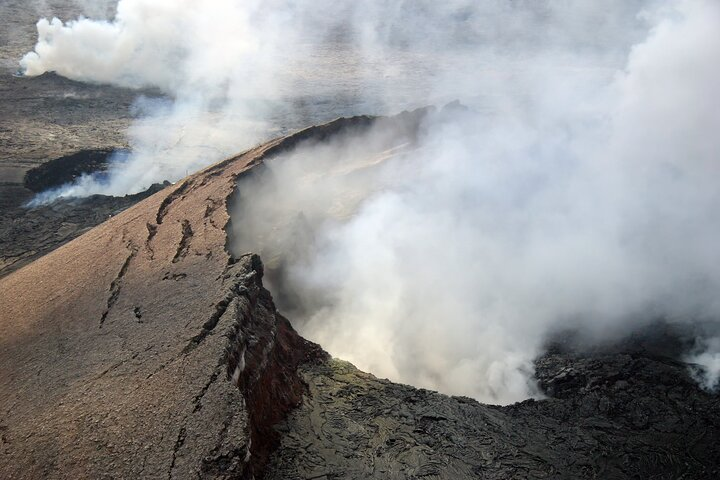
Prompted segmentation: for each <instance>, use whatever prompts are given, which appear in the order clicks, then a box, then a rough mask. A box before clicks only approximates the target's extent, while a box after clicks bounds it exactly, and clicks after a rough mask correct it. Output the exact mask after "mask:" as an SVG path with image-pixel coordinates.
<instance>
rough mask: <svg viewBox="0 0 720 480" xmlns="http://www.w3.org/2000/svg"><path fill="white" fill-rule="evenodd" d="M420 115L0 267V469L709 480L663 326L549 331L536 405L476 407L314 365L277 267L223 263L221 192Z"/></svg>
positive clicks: (706, 418)
mask: <svg viewBox="0 0 720 480" xmlns="http://www.w3.org/2000/svg"><path fill="white" fill-rule="evenodd" d="M422 115H424V111H419V112H411V113H406V114H401V116H400V117H394V118H390V119H378V118H372V117H353V118H342V119H338V120H335V121H333V122H330V123H327V124H324V125H320V126H315V127H310V128H307V129H305V130H301V131H299V132H297V133H295V134H291V135H287V136H284V137H281V138H278V139H276V140H273V141H270V142H268V143H265V144H263V145H261V146H259V147H256V148H253V149H251V150H248V151H246V152H244V153H242V154H240V155H237V156H234V157H232V158H229V159H227V160H224V161H222V162H220V163H218V164H215V165H213V166H211V167H209V168H206V169H205V170H202V171H200V172H198V173H196V174H193V175H191V176H189V177H187V178H185V179H183V180H181V181H179V182H177V183H176V184H174V185H171V186H168V187H166V188H164V189H162V190H161V191H159V192H157V193H154V194H153V195H151V196H150V197H148V198H145V199H143V200H140V201H139V202H138V203H136V204H135V205H133V206H131V207H130V208H128V209H126V210H124V211H122V212H121V213H118V214H117V215H115V216H113V217H112V218H110V219H108V220H107V221H105V222H104V223H102V224H100V225H98V226H96V227H94V228H92V229H90V230H89V231H87V232H86V233H84V234H82V235H81V236H79V237H78V238H75V239H74V240H72V241H69V242H68V243H66V244H64V245H62V246H60V247H59V248H57V249H55V250H53V251H52V252H50V253H48V254H47V255H45V256H43V257H42V258H39V259H37V260H35V261H33V262H32V263H30V264H28V265H26V266H24V267H23V268H21V269H19V270H17V271H15V272H13V273H10V274H9V275H7V276H5V277H4V278H2V279H0V292H2V293H1V296H0V312H2V318H1V321H0V405H2V409H3V411H2V417H1V418H0V476H2V477H3V478H8V479H15V478H277V479H310V478H312V479H331V478H447V479H459V478H488V479H492V478H498V479H500V478H579V477H587V478H604V479H605V478H668V479H670V478H718V476H720V466H719V465H718V462H717V459H718V458H720V423H719V420H718V419H720V403H719V402H718V397H717V396H716V395H713V394H710V393H708V392H706V391H703V390H702V389H700V387H699V386H698V385H697V384H696V382H695V381H694V380H693V379H692V378H691V376H690V373H689V371H688V366H687V364H685V363H684V362H682V361H680V353H681V352H682V349H683V348H684V344H683V342H684V340H683V335H685V332H683V331H682V330H677V329H676V327H674V326H672V325H664V326H662V328H659V327H658V325H655V326H653V328H652V329H651V330H649V331H648V330H642V331H638V332H637V334H635V335H633V336H631V337H630V338H628V339H625V340H623V341H621V342H619V343H617V342H616V343H614V344H612V345H607V346H603V347H595V348H592V349H587V348H578V345H575V344H574V343H573V342H572V341H571V340H568V338H569V337H566V338H565V339H564V340H563V341H560V340H558V341H557V342H555V343H553V344H552V345H549V346H548V349H547V351H546V353H545V354H544V355H543V356H541V357H539V358H538V359H537V360H536V362H535V367H536V377H537V379H538V383H539V385H540V388H541V389H542V391H543V392H544V398H541V399H536V400H533V399H530V400H526V401H523V402H520V403H516V404H512V405H509V406H504V407H501V406H494V405H485V404H482V403H479V402H477V401H475V400H472V399H470V398H466V397H453V396H446V395H442V394H439V393H436V392H433V391H429V390H424V389H417V388H414V387H411V386H407V385H401V384H397V383H393V382H391V381H389V380H385V379H381V378H377V377H375V376H373V375H371V374H368V373H364V372H362V371H360V370H358V369H357V368H355V367H354V366H353V365H352V364H350V363H348V362H345V361H343V360H341V359H336V358H332V357H331V356H330V355H328V354H327V353H326V352H325V351H323V349H322V346H319V345H317V344H314V343H312V342H309V341H307V340H305V339H304V338H302V337H301V336H300V335H299V334H298V333H297V332H296V331H295V329H294V328H293V326H292V321H293V319H292V318H290V319H288V318H285V317H284V316H283V314H282V313H281V312H279V311H278V309H277V307H276V305H275V302H274V301H273V297H272V293H273V292H271V291H270V290H268V289H266V288H265V284H264V283H263V281H264V279H266V278H267V276H268V275H275V276H276V277H277V274H278V269H277V268H276V266H273V265H274V264H273V262H271V261H269V260H270V259H268V262H269V263H268V266H267V267H266V266H265V265H264V263H263V260H264V259H262V258H261V257H260V256H258V255H256V254H254V253H247V254H240V255H238V254H235V255H233V254H231V253H230V249H229V248H228V244H229V242H230V240H229V235H237V234H238V232H242V231H243V224H242V223H240V224H236V223H231V217H230V214H229V205H230V204H231V201H232V200H233V199H236V198H237V196H238V195H237V191H236V190H237V188H238V185H241V184H242V182H246V181H250V180H251V179H252V178H254V175H255V174H257V173H258V172H260V171H262V169H263V168H265V166H266V165H267V164H268V163H270V162H273V159H274V158H276V157H277V156H278V155H280V154H281V153H283V152H288V151H291V150H292V149H295V148H298V147H300V146H302V145H306V144H308V143H313V144H322V143H323V142H327V141H329V140H331V139H332V138H334V137H336V136H338V135H342V134H343V132H347V131H357V130H362V129H367V128H370V127H372V126H376V125H377V123H378V122H384V123H383V126H384V127H383V128H385V127H387V126H389V125H392V123H393V122H398V121H399V120H398V119H399V118H400V119H402V121H403V125H407V124H408V122H407V119H408V118H416V117H418V118H419V117H420V116H422ZM410 123H411V124H412V122H410ZM412 134H413V132H412V131H406V135H407V136H408V138H410V141H411V140H412ZM408 138H403V139H398V142H400V143H407V140H408ZM138 200H139V199H138ZM243 201H252V199H243ZM233 220H234V219H233ZM377 275H380V276H381V275H383V272H377ZM271 283H272V284H273V285H280V284H279V283H278V282H277V280H275V281H273V282H271ZM434 294H435V295H449V294H452V292H443V291H438V292H435V293H434Z"/></svg>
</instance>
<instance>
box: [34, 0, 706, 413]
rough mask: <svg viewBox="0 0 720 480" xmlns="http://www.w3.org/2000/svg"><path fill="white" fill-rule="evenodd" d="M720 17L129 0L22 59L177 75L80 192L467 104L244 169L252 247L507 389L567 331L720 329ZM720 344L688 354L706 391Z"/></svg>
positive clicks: (155, 80)
mask: <svg viewBox="0 0 720 480" xmlns="http://www.w3.org/2000/svg"><path fill="white" fill-rule="evenodd" d="M328 19H333V20H328ZM718 27H720V6H719V5H718V4H717V3H715V2H713V1H710V0H705V1H704V0H687V1H683V0H666V1H636V2H620V1H617V2H604V3H603V4H602V6H600V5H598V6H592V5H588V4H582V5H581V4H580V2H577V3H575V2H572V3H570V2H560V1H557V2H554V1H547V2H530V1H518V2H500V1H485V2H469V1H461V0H455V1H451V2H444V3H443V5H442V6H440V5H439V4H438V3H437V2H429V1H426V2H425V1H420V2H406V3H402V2H400V3H393V2H381V1H372V2H363V4H362V6H357V5H355V4H354V3H350V2H325V1H317V2H310V1H300V0H296V1H291V0H285V1H283V0H276V1H271V2H267V1H266V2H259V1H249V2H243V3H239V2H231V1H217V2H205V3H204V4H198V3H197V2H189V1H173V2H170V1H160V2H157V1H154V2H149V1H142V0H121V1H120V2H119V3H118V9H117V13H116V16H115V18H114V19H113V20H111V21H107V22H106V21H103V22H98V21H92V20H87V19H81V20H77V21H74V22H69V23H67V24H63V23H62V22H60V21H59V20H58V21H56V20H53V21H41V22H40V23H39V24H38V31H39V43H38V45H37V47H36V49H35V52H31V53H29V54H28V55H26V56H25V58H24V59H23V60H22V67H23V68H24V71H25V73H26V74H27V75H37V74H41V73H43V72H45V71H57V72H58V73H60V74H61V75H65V76H68V77H70V78H74V79H78V80H82V81H94V82H106V83H113V84H118V85H125V86H131V87H141V86H155V87H158V88H161V89H162V90H163V91H164V92H165V93H166V94H167V95H168V100H165V101H161V102H150V101H146V102H144V103H141V104H140V105H139V107H138V108H140V109H141V110H142V112H143V115H142V116H141V119H140V120H139V121H138V122H137V124H136V125H135V126H134V127H133V128H132V130H131V132H130V138H131V140H132V145H133V150H134V153H133V156H132V157H131V158H130V159H129V160H128V162H127V163H126V164H124V165H122V166H118V168H117V171H116V172H113V174H111V180H110V183H109V184H108V185H97V184H96V183H95V182H94V181H93V179H92V178H87V179H84V180H81V182H80V183H79V184H78V185H73V186H69V187H68V188H70V189H73V188H74V189H75V190H74V191H73V193H72V194H75V195H77V194H84V193H88V192H91V193H92V192H96V191H102V192H110V193H116V194H118V193H127V192H131V191H137V190H138V189H142V188H145V187H147V186H148V184H149V183H148V182H153V181H161V180H165V179H170V180H175V179H177V178H180V177H181V176H183V175H184V173H185V171H186V170H194V169H196V168H200V167H201V166H203V165H206V164H208V163H210V162H212V161H214V160H216V159H219V158H221V157H222V156H224V155H227V154H230V153H235V152H236V151H237V150H238V149H240V148H243V147H245V146H250V145H252V144H253V143H255V142H257V141H259V140H260V139H262V138H266V137H268V136H271V135H273V134H276V133H277V132H278V131H286V130H287V129H290V128H294V127H296V126H301V125H302V124H303V123H315V122H317V121H320V120H324V119H328V118H331V117H332V116H336V115H337V114H345V115H347V114H353V113H385V112H388V111H396V110H399V109H402V108H407V107H414V106H418V105H424V104H427V103H442V102H444V101H446V100H450V99H454V98H459V99H461V100H462V102H463V103H464V104H465V105H468V106H469V107H470V108H469V109H468V110H463V109H446V110H444V111H442V112H438V113H435V114H431V115H428V116H427V117H425V119H424V120H423V121H422V122H421V125H420V126H419V127H418V129H417V134H416V135H415V138H413V139H412V141H407V139H405V138H403V135H402V133H403V131H404V130H403V127H402V126H400V127H397V128H398V129H399V130H398V131H392V130H390V131H388V130H387V129H370V130H369V131H362V132H360V133H357V134H355V135H345V136H343V137H342V138H337V139H335V140H333V141H331V142H329V143H327V144H325V145H304V146H301V147H299V148H298V149H297V150H296V151H294V152H291V153H290V154H288V155H286V156H284V157H282V158H276V159H273V160H270V161H269V162H268V164H267V170H266V171H265V172H264V173H263V174H262V175H260V176H259V177H258V178H257V181H256V182H241V184H240V186H239V195H238V204H237V205H236V206H235V208H234V211H233V225H234V226H235V227H236V228H237V229H239V230H237V231H236V232H235V245H234V248H235V250H236V252H235V253H243V252H244V251H247V250H255V251H259V252H260V253H261V254H262V255H263V258H264V259H265V261H266V263H268V265H269V266H270V268H271V269H272V268H275V269H276V271H277V272H281V273H280V274H281V277H282V278H280V279H276V280H275V283H276V285H275V286H276V287H278V288H280V289H281V290H282V291H281V292H280V296H281V302H282V303H285V306H286V308H287V309H290V310H292V311H293V316H292V318H293V320H294V321H295V322H296V325H297V326H298V328H299V329H300V331H301V333H303V334H304V335H306V336H308V337H309V338H311V339H312V340H315V341H318V342H319V343H321V344H322V345H323V346H324V347H325V348H326V349H328V350H329V351H330V352H331V353H332V354H334V355H337V356H340V357H343V358H345V359H348V360H350V361H352V362H354V363H356V364H357V365H358V366H359V367H361V368H363V369H367V370H369V371H371V372H373V373H375V374H377V375H380V376H387V377H389V378H391V379H393V380H397V381H402V382H406V383H411V384H414V385H418V386H424V387H429V388H435V389H439V390H441V391H443V392H446V393H453V394H464V395H469V396H473V397H475V398H478V399H480V400H483V401H488V402H493V403H507V402H512V401H517V400H521V399H524V398H527V397H529V396H536V395H538V392H537V389H536V388H535V386H534V381H533V359H534V358H536V356H537V355H539V354H540V353H541V352H542V348H543V345H544V343H545V342H546V341H547V339H548V337H549V336H550V335H551V334H552V333H553V332H557V331H562V330H567V329H569V330H574V331H580V332H582V334H583V335H584V336H585V337H587V338H588V339H591V340H593V341H603V340H605V339H611V338H617V337H618V336H621V335H623V334H624V333H627V332H629V331H631V330H633V329H634V328H637V327H640V326H642V325H644V324H646V323H649V322H652V321H654V320H656V319H658V318H665V319H669V320H671V321H673V322H679V323H694V322H699V321H703V322H710V323H711V324H712V325H717V319H718V318H720V317H719V314H720V299H718V298H717V295H716V292H717V291H718V288H719V287H720V271H718V269H717V265H720V249H719V248H718V245H720V208H719V207H720V193H719V192H720V191H719V190H718V189H717V186H716V184H715V182H716V178H717V174H718V169H720V165H719V164H718V158H717V156H718V152H720V138H718V136H717V134H716V132H717V131H719V129H720V109H719V108H718V105H717V102H715V101H714V100H713V98H714V95H715V90H716V88H717V85H718V84H720V62H718V60H719V59H720V28H718ZM83 182H85V184H83ZM271 280H272V279H271ZM283 299H284V301H283ZM714 338H715V336H714V335H713V334H712V333H711V334H709V335H707V336H706V337H703V338H700V339H698V344H697V348H696V351H694V352H691V353H690V354H689V356H688V361H691V362H694V363H697V364H698V366H697V367H695V370H694V371H695V372H696V375H697V377H698V380H699V381H701V382H703V384H704V385H705V386H706V388H710V389H712V388H716V387H717V376H718V368H717V365H718V360H717V359H718V353H717V352H718V348H717V341H716V340H714Z"/></svg>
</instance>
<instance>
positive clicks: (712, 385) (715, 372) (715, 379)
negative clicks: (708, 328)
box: [685, 337, 720, 392]
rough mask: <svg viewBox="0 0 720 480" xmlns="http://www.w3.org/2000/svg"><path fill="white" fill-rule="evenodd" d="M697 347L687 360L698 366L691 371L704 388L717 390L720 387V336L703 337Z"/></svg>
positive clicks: (711, 390)
mask: <svg viewBox="0 0 720 480" xmlns="http://www.w3.org/2000/svg"><path fill="white" fill-rule="evenodd" d="M696 347H697V348H696V351H695V352H694V353H693V354H691V355H688V356H687V357H686V358H685V360H686V361H687V362H689V363H691V364H693V365H694V366H696V368H693V369H692V370H691V371H692V373H693V376H694V377H695V379H696V380H697V381H698V382H699V383H700V384H701V385H702V386H703V388H704V389H706V390H707V391H709V392H717V391H718V388H719V387H720V337H711V338H707V339H701V340H700V341H699V342H698V345H696Z"/></svg>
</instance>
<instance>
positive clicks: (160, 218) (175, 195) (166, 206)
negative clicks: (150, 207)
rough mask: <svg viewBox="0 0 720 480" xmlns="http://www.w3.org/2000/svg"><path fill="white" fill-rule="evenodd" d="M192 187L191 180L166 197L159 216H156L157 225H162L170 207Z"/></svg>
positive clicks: (158, 212)
mask: <svg viewBox="0 0 720 480" xmlns="http://www.w3.org/2000/svg"><path fill="white" fill-rule="evenodd" d="M190 185H191V181H190V179H188V180H185V181H184V182H182V183H181V184H180V186H179V187H177V188H176V189H175V190H173V191H172V192H171V193H170V194H169V195H168V196H167V197H165V199H164V200H163V201H162V203H160V207H159V208H158V211H157V214H156V215H155V223H157V224H158V225H160V224H162V222H163V219H164V218H165V215H167V212H168V210H169V208H170V205H171V204H172V203H173V202H174V201H175V200H177V199H178V198H179V197H182V196H183V195H184V194H185V193H187V191H188V190H189V188H190Z"/></svg>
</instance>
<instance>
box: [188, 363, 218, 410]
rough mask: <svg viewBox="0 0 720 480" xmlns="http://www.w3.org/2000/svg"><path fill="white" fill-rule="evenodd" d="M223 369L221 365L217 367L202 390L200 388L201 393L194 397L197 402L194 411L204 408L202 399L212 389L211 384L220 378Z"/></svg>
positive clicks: (194, 401)
mask: <svg viewBox="0 0 720 480" xmlns="http://www.w3.org/2000/svg"><path fill="white" fill-rule="evenodd" d="M221 371H222V368H221V367H220V366H217V367H215V370H214V371H213V373H212V375H210V379H209V380H208V381H207V383H206V384H205V386H203V388H202V390H200V393H198V394H197V395H195V398H194V399H193V403H194V404H195V406H194V407H193V413H197V412H199V411H200V410H202V399H203V397H204V396H205V394H206V393H207V391H208V390H209V389H210V386H211V385H212V384H213V383H215V380H217V379H218V377H219V376H220V372H221Z"/></svg>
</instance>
